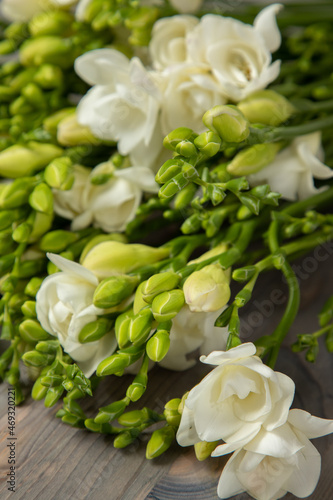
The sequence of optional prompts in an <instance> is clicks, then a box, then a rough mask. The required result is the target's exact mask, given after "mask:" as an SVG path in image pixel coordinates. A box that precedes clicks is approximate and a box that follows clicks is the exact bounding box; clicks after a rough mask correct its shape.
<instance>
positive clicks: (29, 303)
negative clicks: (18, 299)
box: [21, 300, 37, 319]
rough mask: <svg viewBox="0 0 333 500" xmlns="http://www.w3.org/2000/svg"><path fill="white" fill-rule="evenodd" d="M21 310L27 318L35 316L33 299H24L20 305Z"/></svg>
mask: <svg viewBox="0 0 333 500" xmlns="http://www.w3.org/2000/svg"><path fill="white" fill-rule="evenodd" d="M21 311H22V313H23V314H24V316H26V317H27V318H30V319H34V318H37V314H36V302H35V301H34V300H26V301H25V302H24V304H23V305H22V307H21Z"/></svg>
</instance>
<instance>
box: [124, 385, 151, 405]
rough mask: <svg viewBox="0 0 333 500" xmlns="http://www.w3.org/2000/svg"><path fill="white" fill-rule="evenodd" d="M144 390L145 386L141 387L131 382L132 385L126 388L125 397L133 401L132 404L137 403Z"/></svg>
mask: <svg viewBox="0 0 333 500" xmlns="http://www.w3.org/2000/svg"><path fill="white" fill-rule="evenodd" d="M146 388H147V384H145V385H142V384H139V383H137V382H133V384H131V385H130V386H129V387H128V389H127V391H126V396H127V397H128V398H129V399H130V400H131V401H133V403H135V401H138V400H139V399H140V398H141V396H142V395H143V394H144V393H145V391H146Z"/></svg>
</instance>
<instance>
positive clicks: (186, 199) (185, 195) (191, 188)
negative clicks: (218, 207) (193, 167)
mask: <svg viewBox="0 0 333 500" xmlns="http://www.w3.org/2000/svg"><path fill="white" fill-rule="evenodd" d="M197 190H198V186H197V185H196V184H194V183H193V182H191V183H190V184H188V185H187V186H186V187H185V188H184V189H182V191H180V193H178V194H177V195H176V197H175V200H174V205H175V209H176V210H182V209H183V208H185V207H187V205H189V204H190V203H191V201H192V200H193V198H194V196H195V194H196V192H197Z"/></svg>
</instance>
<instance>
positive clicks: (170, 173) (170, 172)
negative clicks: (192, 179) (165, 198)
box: [155, 158, 184, 184]
mask: <svg viewBox="0 0 333 500" xmlns="http://www.w3.org/2000/svg"><path fill="white" fill-rule="evenodd" d="M183 165H184V161H183V160H181V159H178V158H173V159H172V160H167V161H166V162H165V163H164V164H163V165H162V166H161V168H160V169H159V171H158V172H157V174H156V177H155V180H156V182H158V183H159V184H164V183H166V182H168V181H170V180H172V179H173V178H174V177H175V176H176V175H178V174H180V172H181V171H182V166H183Z"/></svg>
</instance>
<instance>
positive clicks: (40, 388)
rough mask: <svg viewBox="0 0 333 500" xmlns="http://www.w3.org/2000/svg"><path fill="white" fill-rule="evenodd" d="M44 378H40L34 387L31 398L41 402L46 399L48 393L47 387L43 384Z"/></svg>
mask: <svg viewBox="0 0 333 500" xmlns="http://www.w3.org/2000/svg"><path fill="white" fill-rule="evenodd" d="M41 379H42V377H39V378H38V379H37V380H36V382H35V383H34V385H33V388H32V391H31V396H32V399H34V400H35V401H41V400H42V399H44V398H45V396H46V393H47V387H45V385H43V384H42V382H41Z"/></svg>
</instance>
